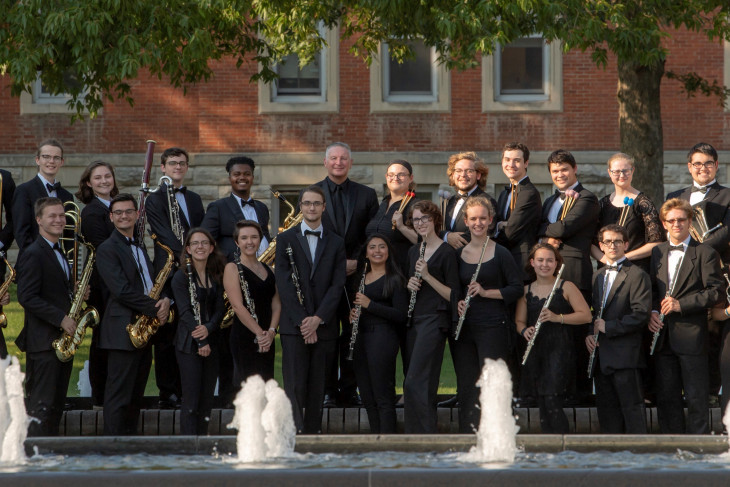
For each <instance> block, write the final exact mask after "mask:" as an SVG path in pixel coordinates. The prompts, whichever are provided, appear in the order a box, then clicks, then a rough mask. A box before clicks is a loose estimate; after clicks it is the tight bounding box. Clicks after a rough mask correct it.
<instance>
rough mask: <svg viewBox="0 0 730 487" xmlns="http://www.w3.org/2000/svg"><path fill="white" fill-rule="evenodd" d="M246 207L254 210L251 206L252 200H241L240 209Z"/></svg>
mask: <svg viewBox="0 0 730 487" xmlns="http://www.w3.org/2000/svg"><path fill="white" fill-rule="evenodd" d="M246 205H249V206H250V207H251V208H254V209H255V208H256V207H255V206H254V204H253V198H251V199H250V200H246V201H244V200H241V208H243V207H244V206H246Z"/></svg>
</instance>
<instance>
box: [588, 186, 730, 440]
mask: <svg viewBox="0 0 730 487" xmlns="http://www.w3.org/2000/svg"><path fill="white" fill-rule="evenodd" d="M693 216H694V211H693V209H692V206H691V205H690V203H689V202H688V201H686V200H683V199H679V198H672V199H670V200H667V201H666V202H665V203H664V204H663V205H662V207H661V209H660V210H659V218H660V219H661V221H662V225H663V226H664V229H665V230H666V231H667V234H668V237H669V240H668V241H667V242H662V243H661V244H659V245H657V246H656V247H654V248H653V249H652V251H651V265H650V272H649V276H650V277H651V281H652V312H651V320H650V321H649V330H650V331H651V332H652V333H658V334H659V335H658V340H657V342H656V347H655V349H654V360H655V370H656V373H655V377H654V381H655V388H656V396H657V397H656V399H657V413H658V417H659V428H660V430H661V432H662V433H663V434H669V433H673V434H677V433H679V434H683V433H688V434H708V433H709V432H710V426H709V421H708V415H707V410H708V408H709V401H708V395H709V370H708V351H707V342H708V332H707V314H708V313H707V310H708V309H709V308H712V307H713V306H714V305H715V304H716V303H717V302H718V301H719V300H720V296H721V293H722V292H723V291H724V290H725V281H724V279H723V277H722V272H721V270H720V259H719V256H718V254H717V252H715V250H714V249H713V248H712V247H710V246H709V245H707V244H701V243H698V242H696V241H695V240H693V239H692V238H691V237H690V231H689V229H690V226H691V225H692V218H693ZM599 343H600V341H599ZM683 393H684V394H683ZM683 395H684V400H683ZM685 402H686V404H687V420H686V422H685V417H684V404H685Z"/></svg>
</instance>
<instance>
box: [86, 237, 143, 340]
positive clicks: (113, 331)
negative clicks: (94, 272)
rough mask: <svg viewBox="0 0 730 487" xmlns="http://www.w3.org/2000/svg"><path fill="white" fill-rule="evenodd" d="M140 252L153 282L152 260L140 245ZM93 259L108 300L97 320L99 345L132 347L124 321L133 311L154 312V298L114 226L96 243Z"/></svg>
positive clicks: (126, 322) (129, 317)
mask: <svg viewBox="0 0 730 487" xmlns="http://www.w3.org/2000/svg"><path fill="white" fill-rule="evenodd" d="M140 254H141V255H143V256H144V259H145V261H146V262H147V269H148V270H149V272H150V277H151V278H152V280H153V284H154V279H155V273H154V270H153V268H152V262H150V259H149V257H148V256H147V252H145V251H144V249H140ZM96 259H97V260H96V265H97V269H98V270H99V275H100V276H101V279H102V280H103V281H104V284H106V287H107V288H108V289H109V300H108V301H107V304H106V310H105V311H104V316H103V318H102V320H101V335H100V339H99V346H100V347H101V348H104V349H108V350H127V351H134V350H136V348H135V347H134V345H132V342H131V340H130V339H129V335H128V334H127V325H128V324H130V323H132V322H134V320H135V318H136V317H137V315H147V316H156V315H157V308H156V307H155V304H156V303H157V300H156V299H152V298H150V297H149V296H147V295H146V294H145V292H144V284H143V282H142V278H141V277H140V275H139V270H138V268H137V263H136V261H135V260H134V255H133V254H132V248H131V246H130V245H129V243H128V242H127V239H126V237H125V236H124V235H122V234H121V233H119V232H118V231H117V230H114V231H113V232H112V234H111V235H110V236H109V238H108V239H106V240H105V241H104V243H102V244H101V245H100V246H99V248H98V249H97V252H96Z"/></svg>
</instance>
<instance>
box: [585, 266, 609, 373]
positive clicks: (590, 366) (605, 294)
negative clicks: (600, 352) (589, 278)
mask: <svg viewBox="0 0 730 487" xmlns="http://www.w3.org/2000/svg"><path fill="white" fill-rule="evenodd" d="M607 297H608V271H606V275H605V276H604V277H603V296H601V307H600V308H598V314H597V315H596V319H597V320H600V319H601V317H602V316H603V309H604V308H605V307H606V298H607ZM593 340H594V342H595V344H596V346H595V348H594V349H593V351H592V352H591V358H590V360H588V378H589V379H590V378H591V376H592V375H593V362H595V360H596V349H597V348H598V333H597V332H596V333H595V334H594V335H593Z"/></svg>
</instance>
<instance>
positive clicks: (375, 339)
mask: <svg viewBox="0 0 730 487" xmlns="http://www.w3.org/2000/svg"><path fill="white" fill-rule="evenodd" d="M392 250H393V249H392V247H391V245H390V242H388V239H387V238H386V237H385V236H383V235H379V234H377V233H376V234H375V235H372V236H371V237H370V238H368V239H367V240H366V241H365V246H364V250H363V251H364V253H365V259H364V261H365V263H366V265H367V274H365V281H364V285H365V288H364V290H363V292H358V293H357V294H356V295H355V300H354V304H355V305H356V307H357V306H358V305H359V306H361V310H360V316H359V321H358V333H357V335H356V340H355V354H354V363H353V368H354V369H355V377H356V378H357V386H358V388H359V390H360V397H361V398H362V402H363V405H364V406H365V410H366V411H367V413H368V421H369V422H370V432H371V433H395V432H396V430H395V423H396V417H395V362H396V357H397V356H398V344H399V330H400V329H401V328H405V323H406V319H407V318H408V315H407V312H406V310H407V308H408V293H407V291H406V289H405V286H404V279H403V276H402V275H401V273H400V270H398V267H397V266H396V265H395V261H394V259H393V256H392V253H391V252H392ZM361 272H362V270H361ZM356 317H357V312H356V308H353V309H352V311H351V312H350V322H353V321H354V320H355V319H356Z"/></svg>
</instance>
